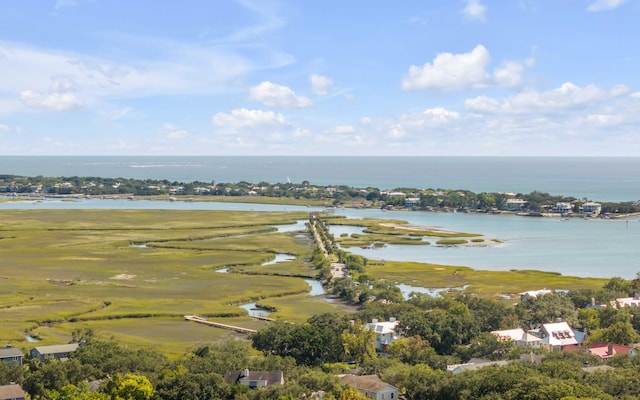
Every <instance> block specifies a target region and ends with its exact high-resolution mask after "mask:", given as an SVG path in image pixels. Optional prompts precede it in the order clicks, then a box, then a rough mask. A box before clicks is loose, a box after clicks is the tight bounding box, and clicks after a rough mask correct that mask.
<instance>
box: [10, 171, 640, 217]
mask: <svg viewBox="0 0 640 400" xmlns="http://www.w3.org/2000/svg"><path fill="white" fill-rule="evenodd" d="M0 194H4V195H8V196H52V197H54V196H65V197H92V196H105V197H106V196H111V197H116V196H117V197H120V196H125V197H129V198H132V199H134V198H135V196H154V197H157V196H165V197H166V199H168V200H187V199H188V200H196V199H198V197H199V198H200V199H204V198H207V197H209V198H210V197H213V196H229V197H237V198H238V201H242V200H241V198H243V197H244V198H247V197H271V198H282V199H295V200H296V201H298V202H300V201H304V200H305V199H306V200H314V201H321V202H322V204H323V205H325V206H327V207H369V208H371V207H377V208H381V209H385V210H393V209H412V210H424V211H447V212H485V213H494V214H495V213H502V212H505V213H516V214H519V215H524V216H554V217H570V216H582V217H587V218H588V217H602V218H610V217H616V216H620V215H627V214H632V213H639V212H640V201H629V202H598V201H596V199H587V198H582V199H578V198H575V197H568V196H558V195H551V194H549V193H544V192H540V191H534V192H531V193H526V194H525V193H509V192H499V193H494V192H481V193H474V192H471V191H469V190H463V189H442V188H436V189H434V188H428V189H417V188H392V189H384V190H381V189H379V188H374V187H366V188H357V187H351V186H345V185H335V186H334V185H329V186H320V185H313V184H311V183H310V182H308V181H303V182H302V183H299V184H297V183H291V182H286V183H269V182H258V183H251V182H245V181H242V182H236V183H224V182H216V181H211V182H199V181H194V182H176V181H174V182H171V181H168V180H154V179H144V180H140V179H126V178H99V177H77V176H74V177H42V176H37V177H22V176H15V175H0Z"/></svg>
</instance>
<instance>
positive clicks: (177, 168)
mask: <svg viewBox="0 0 640 400" xmlns="http://www.w3.org/2000/svg"><path fill="white" fill-rule="evenodd" d="M0 174H15V175H23V176H37V175H43V176H101V177H126V178H139V179H143V178H152V179H167V180H170V181H183V182H184V181H193V180H199V181H205V182H206V181H211V180H216V181H218V182H239V181H242V180H245V181H250V182H259V181H267V182H271V183H276V182H285V181H286V180H287V178H289V179H290V180H291V181H292V182H298V183H300V182H302V181H304V180H308V181H309V182H311V183H312V184H318V185H330V184H333V185H336V184H337V185H348V186H354V187H368V186H372V187H378V188H381V189H382V188H396V187H416V188H428V187H431V188H458V189H468V190H472V191H474V192H482V191H509V192H516V193H518V192H520V193H528V192H530V191H533V190H541V191H545V192H549V193H552V194H564V195H570V196H574V197H578V198H583V197H587V198H589V199H592V200H599V201H631V200H637V199H640V158H602V159H601V158H469V159H468V158H456V157H453V158H452V157H427V158H421V157H415V158H411V157H410V158H401V157H389V158H385V157H362V158H358V157H352V158H348V157H311V158H309V157H0ZM55 208H106V209H125V208H127V209H131V208H137V209H145V208H146V209H158V208H159V209H204V210H262V211H294V210H297V211H299V210H305V211H311V210H313V209H310V208H307V207H296V206H276V205H261V204H244V203H210V202H177V201H175V202H169V201H144V200H136V201H130V200H125V199H119V200H104V199H91V200H89V199H82V200H79V201H73V202H69V201H64V202H62V201H59V200H55V199H45V200H43V201H34V202H15V203H11V202H0V209H55ZM336 213H337V214H339V215H344V216H345V217H347V218H367V217H373V218H393V219H401V220H405V221H408V222H410V223H415V224H421V225H427V226H434V227H441V228H444V229H449V230H454V231H463V232H474V233H481V234H484V235H487V236H489V237H492V238H497V239H500V240H501V241H503V243H501V244H496V245H489V246H484V247H480V246H478V247H438V246H387V247H385V248H383V249H376V250H369V249H360V248H353V249H350V251H352V252H354V253H358V254H362V255H364V256H366V257H368V258H372V259H386V260H398V261H400V260H406V261H417V262H430V263H440V264H447V265H460V266H468V267H473V268H478V269H492V270H511V269H538V270H543V271H553V272H559V273H562V274H564V275H575V276H594V277H613V276H621V277H624V278H634V277H635V276H636V273H638V272H640V264H638V260H640V247H638V243H640V220H639V219H638V218H637V217H636V218H631V219H629V220H600V219H595V220H583V219H572V220H569V221H565V220H563V219H559V218H527V217H518V216H512V215H511V216H508V215H485V214H464V213H430V212H409V211H407V212H405V211H398V212H395V211H394V212H382V211H380V210H376V209H364V210H355V209H338V210H336ZM301 224H302V222H301V223H300V224H298V226H302V225H301ZM336 229H337V228H336ZM354 231H356V232H357V231H358V229H354ZM336 233H338V230H336ZM537 286H544V282H532V288H537Z"/></svg>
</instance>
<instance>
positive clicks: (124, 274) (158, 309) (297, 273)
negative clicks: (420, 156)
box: [0, 210, 605, 355]
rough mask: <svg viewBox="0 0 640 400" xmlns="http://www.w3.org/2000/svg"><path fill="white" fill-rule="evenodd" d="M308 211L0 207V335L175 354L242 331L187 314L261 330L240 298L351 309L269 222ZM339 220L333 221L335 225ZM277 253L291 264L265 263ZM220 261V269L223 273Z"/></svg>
mask: <svg viewBox="0 0 640 400" xmlns="http://www.w3.org/2000/svg"><path fill="white" fill-rule="evenodd" d="M308 217H309V215H308V213H306V212H252V211H242V212H232V211H177V210H174V211H167V210H3V211H0V218H1V221H2V223H1V225H0V318H1V319H2V321H3V324H2V326H0V341H4V343H12V344H13V345H14V346H16V347H19V348H22V349H24V350H26V349H29V348H30V347H32V346H35V344H34V343H29V342H27V340H26V336H27V335H29V336H31V337H36V338H38V339H40V342H38V344H40V345H47V344H59V343H66V342H68V341H69V339H70V337H71V333H72V332H73V330H74V329H77V328H83V327H90V328H93V329H94V330H95V331H96V332H97V333H98V335H99V336H103V337H112V338H115V339H116V340H118V341H120V342H121V343H123V344H126V345H129V346H132V347H150V348H154V349H157V350H159V351H162V352H164V353H166V354H169V355H180V354H182V353H183V352H185V351H187V350H188V349H190V348H191V347H193V346H195V345H197V344H200V343H203V342H210V341H215V340H220V339H225V338H229V337H235V336H237V335H238V334H236V333H233V332H231V331H226V330H221V329H218V328H212V327H207V326H203V325H199V324H195V323H193V322H187V321H185V320H184V315H188V314H198V315H202V316H206V317H208V318H209V319H212V320H215V321H219V322H223V323H226V324H231V325H238V326H242V327H246V328H251V329H259V328H261V327H263V326H265V324H266V322H264V321H258V320H255V319H252V318H250V317H248V315H247V313H246V311H245V310H244V309H242V308H240V307H239V305H241V304H244V303H250V302H257V303H258V304H261V305H265V306H268V307H272V308H274V309H275V310H276V311H275V312H274V313H273V314H271V315H270V316H271V317H273V318H275V319H282V320H288V321H296V322H301V321H304V320H306V319H307V318H309V317H310V316H312V315H314V314H317V313H322V312H340V313H347V312H351V311H353V309H349V308H348V307H345V306H343V305H341V304H340V303H338V302H330V301H327V300H326V299H323V298H318V297H310V296H309V295H308V291H309V286H308V285H307V283H306V282H305V281H304V279H303V278H313V277H315V275H316V273H317V271H315V270H313V269H311V268H310V267H309V266H308V265H307V264H306V263H305V259H306V258H307V257H308V255H309V253H310V251H311V243H310V238H309V237H308V235H306V234H304V233H301V232H278V231H277V229H276V228H275V227H276V226H278V225H284V224H293V223H295V222H296V221H300V220H306V219H307V218H308ZM344 221H345V220H344V219H341V218H332V219H331V224H334V223H344ZM361 223H362V224H363V226H366V227H367V229H370V230H371V231H372V232H375V234H371V235H366V234H363V235H361V236H370V238H369V240H370V239H372V238H373V240H374V241H384V242H393V243H402V242H405V243H415V242H416V241H418V240H420V239H421V236H430V237H438V238H439V239H440V240H447V241H456V240H465V241H467V240H468V241H470V242H472V243H475V242H478V241H480V240H485V239H484V238H483V237H479V236H478V235H477V234H462V233H455V232H447V231H438V232H436V231H433V230H431V229H429V228H428V227H420V226H410V225H407V224H406V223H404V222H403V221H394V220H364V221H361ZM438 233H439V235H438ZM349 239H350V240H354V241H356V240H358V239H359V238H357V237H351V238H349ZM486 240H493V239H486ZM362 243H365V242H362ZM366 243H369V242H366ZM352 244H353V243H352ZM422 244H426V243H422ZM283 254H286V255H288V256H289V260H288V261H284V262H281V263H277V264H268V265H263V263H265V262H267V261H271V260H273V259H274V258H275V257H277V256H279V255H283ZM222 268H224V269H225V270H226V271H227V273H222V272H218V271H219V270H220V269H222ZM233 272H236V273H233ZM366 273H368V274H370V275H371V276H373V277H375V278H379V279H386V280H389V281H392V282H399V283H405V284H408V285H412V286H421V287H427V288H440V287H451V288H460V287H466V289H465V291H466V292H473V293H477V294H479V295H483V296H494V295H502V296H503V297H504V296H507V295H508V296H514V295H515V294H517V293H518V292H522V291H525V290H531V289H539V288H541V287H546V288H548V289H576V288H597V287H602V285H603V284H604V282H605V280H603V279H588V278H574V277H565V276H562V275H559V274H553V273H544V272H538V271H510V272H496V271H481V270H474V269H471V268H467V267H452V266H444V265H432V264H418V263H403V262H391V261H387V262H384V263H377V264H376V263H372V264H370V265H368V266H367V267H366ZM512 298H515V297H512Z"/></svg>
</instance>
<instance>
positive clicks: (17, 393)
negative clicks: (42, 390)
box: [0, 383, 27, 400]
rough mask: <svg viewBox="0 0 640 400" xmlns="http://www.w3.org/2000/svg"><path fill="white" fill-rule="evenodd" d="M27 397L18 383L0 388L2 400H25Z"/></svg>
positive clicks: (0, 399)
mask: <svg viewBox="0 0 640 400" xmlns="http://www.w3.org/2000/svg"><path fill="white" fill-rule="evenodd" d="M26 397H27V395H26V394H25V393H24V390H22V387H21V386H20V385H18V384H16V383H12V384H10V385H2V386H0V400H25V399H26Z"/></svg>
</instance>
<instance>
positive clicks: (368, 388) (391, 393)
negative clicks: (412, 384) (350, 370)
mask: <svg viewBox="0 0 640 400" xmlns="http://www.w3.org/2000/svg"><path fill="white" fill-rule="evenodd" d="M340 379H342V381H343V382H345V383H348V384H349V386H351V387H353V388H354V389H356V390H357V391H359V392H360V393H362V394H363V395H365V396H366V397H368V398H370V399H375V400H395V399H397V398H398V388H397V387H395V386H393V385H391V384H389V383H386V382H384V381H382V380H381V379H380V378H379V377H378V375H351V374H349V375H343V376H341V378H340Z"/></svg>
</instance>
